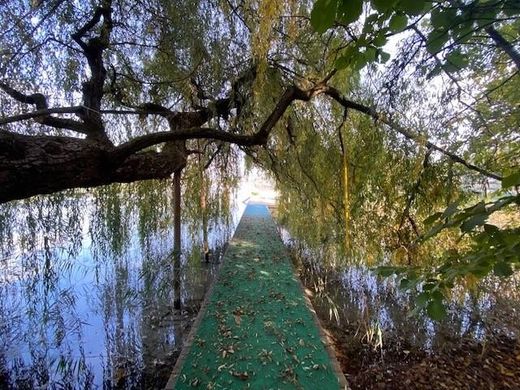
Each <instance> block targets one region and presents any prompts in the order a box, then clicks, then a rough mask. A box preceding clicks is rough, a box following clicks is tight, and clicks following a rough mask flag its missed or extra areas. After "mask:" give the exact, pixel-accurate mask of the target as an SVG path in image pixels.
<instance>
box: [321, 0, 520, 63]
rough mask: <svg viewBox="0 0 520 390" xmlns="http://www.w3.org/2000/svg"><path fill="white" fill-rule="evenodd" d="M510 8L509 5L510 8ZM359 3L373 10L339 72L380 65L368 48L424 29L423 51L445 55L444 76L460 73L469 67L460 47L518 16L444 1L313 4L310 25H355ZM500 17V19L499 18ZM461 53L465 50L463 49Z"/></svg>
mask: <svg viewBox="0 0 520 390" xmlns="http://www.w3.org/2000/svg"><path fill="white" fill-rule="evenodd" d="M513 3H514V4H513ZM363 4H365V5H366V7H365V8H366V9H368V10H372V11H375V12H374V13H371V14H370V15H368V16H367V17H366V18H365V19H364V22H363V28H362V32H361V34H360V35H359V37H358V39H357V40H355V41H354V42H352V43H351V44H350V45H349V46H348V47H347V48H346V49H345V50H344V51H343V53H342V55H341V60H340V61H338V62H337V63H336V65H337V66H338V67H339V68H344V67H346V66H348V65H350V64H352V65H353V66H354V68H355V69H360V68H362V67H364V66H365V65H366V64H369V63H372V62H385V58H386V56H380V55H375V56H371V55H369V56H367V55H366V54H365V53H366V51H367V50H368V49H370V50H376V51H380V50H382V49H383V47H384V45H385V43H386V39H383V37H386V38H387V37H389V36H391V35H394V34H397V33H400V32H402V31H404V30H407V29H409V28H413V29H419V28H420V26H423V27H425V28H426V32H425V33H424V35H425V37H426V41H425V47H426V49H427V51H428V52H429V54H430V55H432V56H435V55H437V54H438V53H440V52H445V55H444V58H443V59H440V61H441V65H442V68H444V69H445V70H446V71H448V72H455V71H459V70H462V69H464V68H465V67H467V66H468V65H469V62H468V60H467V59H466V58H465V57H464V56H463V55H462V52H461V48H462V46H461V45H462V44H465V43H467V42H469V41H470V40H474V41H478V40H479V39H480V38H478V36H479V34H480V33H481V30H482V29H485V28H486V27H488V26H490V25H493V23H495V22H501V23H504V21H506V22H505V23H509V22H508V21H507V18H512V17H516V16H518V15H520V6H519V5H518V4H517V3H515V2H512V1H506V0H500V1H497V2H488V1H480V0H479V1H474V2H469V3H464V2H458V3H453V2H448V1H434V2H427V1H423V0H390V1H379V0H372V1H369V0H365V1H358V0H356V1H345V0H318V1H316V2H315V4H314V7H313V10H312V12H311V24H312V26H313V27H314V29H315V30H316V31H317V32H318V33H324V32H325V31H327V30H328V29H330V28H332V27H333V26H334V22H335V21H338V22H339V23H341V24H345V25H349V24H354V23H356V24H359V23H360V21H361V20H363V19H361V13H362V10H363ZM504 17H505V18H504ZM464 50H466V49H465V48H464Z"/></svg>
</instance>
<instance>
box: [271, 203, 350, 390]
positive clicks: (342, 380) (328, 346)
mask: <svg viewBox="0 0 520 390" xmlns="http://www.w3.org/2000/svg"><path fill="white" fill-rule="evenodd" d="M267 210H268V211H269V214H270V215H271V218H272V219H273V221H274V222H275V224H276V226H277V227H278V223H277V222H276V219H275V218H274V216H273V214H272V213H271V209H270V208H269V207H267ZM277 230H278V229H277ZM278 237H279V238H280V240H281V239H282V238H281V235H280V231H278ZM282 243H283V240H282ZM283 246H284V247H285V251H286V252H287V255H288V257H289V259H291V254H290V253H289V250H288V249H287V247H286V246H285V244H283ZM291 267H292V271H293V276H294V277H295V278H296V281H297V282H298V285H299V286H300V290H301V292H302V295H303V298H304V300H305V304H306V305H307V309H308V310H309V311H310V312H311V316H312V319H313V321H314V324H315V325H316V327H317V328H318V332H319V334H320V339H321V342H322V344H323V346H324V347H325V350H326V351H327V354H328V355H329V358H330V362H331V364H332V369H333V370H334V373H335V374H336V377H337V379H338V385H339V388H340V389H341V390H349V389H350V387H349V386H348V382H347V378H346V377H345V374H344V373H343V370H342V369H341V365H340V364H339V361H338V358H337V356H336V352H335V351H334V347H333V342H332V341H331V340H330V338H329V336H327V334H326V333H325V331H324V328H323V326H322V324H321V321H320V319H319V318H318V314H317V313H316V310H314V306H313V305H312V302H311V300H310V298H309V297H308V295H307V293H306V292H305V289H306V288H305V286H304V285H303V283H302V281H301V279H300V275H299V272H298V270H297V268H296V267H295V265H294V264H293V263H292V262H291Z"/></svg>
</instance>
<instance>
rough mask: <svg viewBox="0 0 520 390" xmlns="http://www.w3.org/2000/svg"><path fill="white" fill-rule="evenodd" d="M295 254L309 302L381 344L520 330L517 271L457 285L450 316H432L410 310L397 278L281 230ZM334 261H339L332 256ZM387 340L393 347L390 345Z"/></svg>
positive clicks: (405, 346)
mask: <svg viewBox="0 0 520 390" xmlns="http://www.w3.org/2000/svg"><path fill="white" fill-rule="evenodd" d="M282 236H283V237H284V240H285V242H286V244H287V245H288V246H289V247H290V248H291V252H292V253H293V255H294V257H295V258H296V259H298V261H301V262H302V263H301V265H302V267H301V278H302V280H303V282H304V285H306V286H307V287H309V288H311V290H313V291H314V292H315V295H314V299H313V303H314V305H315V307H316V309H317V310H318V312H319V313H320V316H321V317H322V318H327V317H328V318H329V319H330V320H331V322H334V323H336V324H337V326H338V327H339V328H341V329H342V331H343V332H344V333H345V334H346V337H347V338H351V339H352V340H353V341H354V340H355V341H356V342H361V343H363V344H364V345H368V346H370V347H372V348H374V349H380V350H381V357H382V358H384V353H385V351H386V345H385V344H388V346H389V348H393V349H394V351H395V350H397V349H398V350H410V349H411V350H420V351H425V352H428V353H431V352H435V351H440V350H447V349H449V348H450V347H452V346H453V345H455V344H457V343H459V342H461V341H462V340H465V341H475V342H484V341H486V340H489V339H492V338H497V337H500V336H505V337H507V338H510V339H518V338H519V336H520V327H519V326H518V324H519V323H520V273H517V274H516V275H514V276H513V277H511V278H509V279H506V280H503V279H499V278H497V277H488V278H487V279H485V280H484V281H482V282H480V283H479V285H478V286H477V287H476V288H475V289H474V290H471V291H470V290H468V289H467V288H465V287H464V286H462V285H460V286H457V287H456V288H455V289H454V291H453V293H452V296H451V297H450V299H449V309H448V316H447V318H446V319H445V320H443V321H441V322H434V321H431V320H430V319H429V318H428V317H427V316H426V315H424V313H416V314H412V310H413V308H414V306H413V301H414V297H413V295H412V294H410V293H406V292H404V291H402V290H400V289H399V288H398V283H397V281H396V279H393V278H383V279H382V278H380V277H377V276H375V274H374V273H372V272H371V271H370V270H369V269H368V268H367V267H366V266H363V265H360V264H353V265H350V266H348V267H346V268H343V269H340V270H338V269H332V268H330V267H326V266H324V265H323V264H331V263H334V261H327V260H326V259H324V256H326V254H325V253H324V252H323V251H319V250H318V251H313V250H311V249H310V248H308V247H305V246H304V245H303V244H301V243H298V242H296V241H294V240H291V238H290V237H289V235H288V233H287V232H282ZM336 263H337V262H336ZM390 345H391V347H390Z"/></svg>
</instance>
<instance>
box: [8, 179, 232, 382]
mask: <svg viewBox="0 0 520 390" xmlns="http://www.w3.org/2000/svg"><path fill="white" fill-rule="evenodd" d="M139 185H141V187H140V186H139ZM139 185H137V186H136V185H134V186H125V185H116V186H110V187H103V188H101V189H99V190H96V191H94V192H91V193H82V194H79V195H78V194H73V193H63V194H58V195H53V196H48V197H37V198H34V199H31V200H30V201H22V202H18V203H17V204H7V205H2V206H1V207H2V209H1V211H2V213H1V218H0V234H1V236H0V237H1V240H0V250H1V252H0V388H19V389H33V388H45V387H50V388H86V389H88V388H147V389H148V388H158V387H161V386H163V385H164V384H165V382H166V381H167V379H168V376H169V374H170V372H171V369H172V367H173V364H174V362H175V359H176V358H177V355H178V353H179V352H180V347H181V345H182V337H183V335H184V334H185V333H186V330H187V329H188V328H189V327H190V325H191V321H192V320H193V317H194V314H195V313H196V312H197V310H198V307H199V305H200V302H201V300H202V297H203V295H204V292H205V289H206V287H207V286H208V284H209V282H210V281H211V279H212V278H213V277H214V275H215V273H216V271H217V268H218V263H219V259H220V251H221V250H222V248H223V247H224V245H225V243H226V242H227V240H228V238H229V237H230V235H231V233H232V232H233V230H234V225H235V224H236V222H237V215H235V216H234V217H232V218H228V219H227V220H228V222H229V223H227V224H224V223H222V221H220V220H212V221H210V232H209V234H208V239H209V244H210V247H211V248H213V252H214V256H213V260H212V261H211V262H210V263H206V262H205V261H204V260H202V259H201V252H202V249H201V245H202V244H201V240H202V232H200V229H198V228H197V223H199V222H198V221H187V222H188V223H186V224H185V226H183V229H184V231H183V251H182V257H181V268H180V272H177V273H176V272H175V270H174V267H173V258H172V243H173V233H172V231H171V228H170V226H171V224H170V221H171V213H170V210H171V209H170V208H169V205H170V204H171V200H170V199H169V195H168V194H169V193H171V191H168V190H167V189H166V188H164V186H165V185H168V184H167V183H166V184H162V183H158V182H147V183H139ZM194 232H195V233H194ZM176 279H177V280H179V281H180V286H181V288H180V299H181V302H182V310H181V311H178V310H174V307H173V302H174V299H175V297H174V296H173V294H174V292H173V283H174V281H175V280H176Z"/></svg>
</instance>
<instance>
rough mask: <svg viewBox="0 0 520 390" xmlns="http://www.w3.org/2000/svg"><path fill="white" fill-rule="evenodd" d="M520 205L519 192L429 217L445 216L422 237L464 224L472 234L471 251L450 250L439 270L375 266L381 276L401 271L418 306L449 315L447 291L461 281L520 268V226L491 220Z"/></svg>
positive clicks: (432, 219) (434, 314)
mask: <svg viewBox="0 0 520 390" xmlns="http://www.w3.org/2000/svg"><path fill="white" fill-rule="evenodd" d="M518 206H520V196H518V195H517V196H504V197H502V198H499V199H498V200H496V201H494V202H490V203H488V204H485V203H484V202H479V203H477V204H475V205H472V206H470V207H466V208H464V209H462V210H459V209H458V206H457V204H456V203H453V204H451V205H450V206H449V207H447V208H446V210H444V212H442V213H435V214H433V215H431V216H430V217H428V218H427V219H426V220H425V224H426V225H430V224H432V223H434V222H436V221H438V220H440V219H442V220H443V222H440V223H437V224H436V225H435V226H434V227H433V228H431V230H430V231H429V232H427V233H426V234H425V235H424V236H423V237H422V238H421V239H422V240H427V239H430V238H431V237H434V236H435V235H437V234H438V233H439V232H441V231H442V230H443V229H446V228H450V227H459V229H460V231H461V233H462V234H469V235H470V237H471V245H470V247H469V248H468V249H467V250H463V251H458V250H450V251H447V252H446V253H445V254H444V255H443V257H442V262H441V265H439V266H437V267H435V268H434V269H422V268H420V267H413V268H410V267H398V266H381V267H378V268H376V269H375V271H376V273H377V274H378V275H380V276H384V277H388V276H391V275H397V276H398V277H400V278H401V281H400V287H401V288H402V289H403V290H408V291H411V292H416V291H420V293H419V294H418V295H417V296H416V298H415V302H416V310H422V309H426V313H427V314H428V315H429V316H430V317H431V318H432V319H434V320H438V319H442V318H443V317H444V316H445V315H446V309H445V307H444V305H443V301H444V298H445V295H446V294H447V292H448V291H449V289H451V288H452V287H453V286H455V285H456V284H457V283H458V282H460V281H461V280H467V279H468V278H469V279H472V278H476V279H482V278H484V277H486V276H488V275H489V274H491V273H493V274H494V275H495V276H498V277H508V276H511V275H512V274H513V273H514V271H515V270H516V269H517V268H519V267H520V228H518V227H517V228H505V229H504V228H502V229H500V228H498V227H497V226H495V225H491V224H486V221H487V219H488V218H489V216H490V215H491V214H492V213H495V212H499V211H501V210H505V209H507V208H508V207H518Z"/></svg>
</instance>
